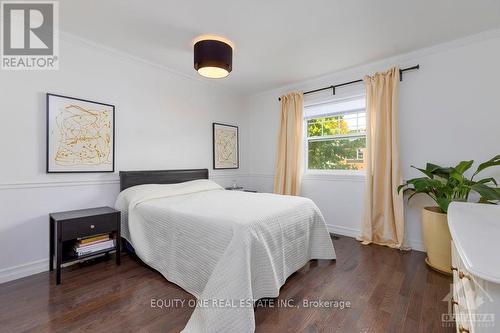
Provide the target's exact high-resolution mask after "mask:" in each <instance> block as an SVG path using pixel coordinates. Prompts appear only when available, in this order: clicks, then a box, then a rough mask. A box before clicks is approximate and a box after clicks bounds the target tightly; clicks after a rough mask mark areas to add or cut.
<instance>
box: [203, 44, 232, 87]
mask: <svg viewBox="0 0 500 333" xmlns="http://www.w3.org/2000/svg"><path fill="white" fill-rule="evenodd" d="M194 69H196V70H197V71H198V73H199V74H200V75H202V76H204V77H208V78H212V79H220V78H223V77H226V76H228V75H229V73H231V71H232V70H233V48H232V47H231V45H229V44H227V43H224V42H222V41H220V40H213V39H206V40H200V41H199V42H197V43H196V44H194Z"/></svg>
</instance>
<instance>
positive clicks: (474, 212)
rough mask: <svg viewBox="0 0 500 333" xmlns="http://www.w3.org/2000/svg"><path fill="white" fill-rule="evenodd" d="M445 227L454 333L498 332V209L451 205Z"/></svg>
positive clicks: (499, 252) (499, 273)
mask: <svg viewBox="0 0 500 333" xmlns="http://www.w3.org/2000/svg"><path fill="white" fill-rule="evenodd" d="M448 225H449V227H450V233H451V238H452V242H451V247H452V250H451V251H452V252H451V256H452V267H451V269H452V271H453V297H452V299H451V307H452V308H453V313H454V317H455V320H456V326H457V332H460V333H467V332H469V333H472V332H476V333H477V332H500V206H496V205H487V204H476V203H465V202H453V203H452V204H451V205H450V207H449V209H448Z"/></svg>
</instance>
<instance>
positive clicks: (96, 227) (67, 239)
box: [49, 207, 121, 284]
mask: <svg viewBox="0 0 500 333" xmlns="http://www.w3.org/2000/svg"><path fill="white" fill-rule="evenodd" d="M49 217H50V254H49V269H50V270H51V271H53V270H54V255H55V257H56V284H60V283H61V265H62V264H66V263H69V262H73V261H79V260H83V259H86V258H90V257H94V256H97V255H99V254H108V253H109V252H111V251H114V250H116V264H117V265H119V264H120V252H121V251H120V211H118V210H115V209H113V208H110V207H98V208H90V209H80V210H73V211H67V212H59V213H51V214H49ZM105 233H109V234H111V235H112V237H113V238H114V239H115V246H114V247H113V248H110V249H106V250H102V251H99V252H93V253H91V254H85V255H80V256H77V255H76V254H75V253H74V252H73V251H72V248H73V245H74V244H75V242H76V240H77V239H78V238H82V237H89V236H95V235H99V234H105Z"/></svg>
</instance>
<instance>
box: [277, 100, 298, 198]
mask: <svg viewBox="0 0 500 333" xmlns="http://www.w3.org/2000/svg"><path fill="white" fill-rule="evenodd" d="M303 102H304V94H303V93H301V92H293V93H290V94H287V95H284V96H281V125H280V131H279V137H278V152H277V155H276V169H275V173H274V193H278V194H287V195H299V194H300V185H301V177H302V170H301V166H302V127H303V122H304V119H303V117H302V114H303Z"/></svg>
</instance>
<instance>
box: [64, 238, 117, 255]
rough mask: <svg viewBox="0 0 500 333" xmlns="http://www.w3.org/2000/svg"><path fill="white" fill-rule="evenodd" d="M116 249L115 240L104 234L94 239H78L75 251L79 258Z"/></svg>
mask: <svg viewBox="0 0 500 333" xmlns="http://www.w3.org/2000/svg"><path fill="white" fill-rule="evenodd" d="M114 247H115V241H114V239H111V238H110V237H109V234H102V235H97V236H92V237H85V238H81V239H78V240H77V241H76V243H75V246H74V247H73V249H74V250H75V253H76V254H77V255H78V256H83V255H87V254H92V253H95V252H100V251H104V250H108V249H112V248H114Z"/></svg>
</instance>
